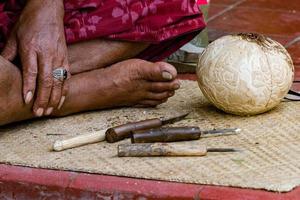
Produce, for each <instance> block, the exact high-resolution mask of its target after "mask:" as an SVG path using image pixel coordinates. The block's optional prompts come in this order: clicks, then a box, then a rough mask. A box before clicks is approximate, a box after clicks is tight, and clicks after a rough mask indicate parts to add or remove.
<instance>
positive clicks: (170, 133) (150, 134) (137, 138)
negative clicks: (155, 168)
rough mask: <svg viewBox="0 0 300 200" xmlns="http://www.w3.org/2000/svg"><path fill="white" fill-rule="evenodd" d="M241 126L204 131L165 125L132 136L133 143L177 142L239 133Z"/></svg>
mask: <svg viewBox="0 0 300 200" xmlns="http://www.w3.org/2000/svg"><path fill="white" fill-rule="evenodd" d="M240 131H241V129H239V128H228V129H213V130H206V131H202V130H201V129H200V128H199V127H197V126H190V127H165V128H156V129H149V130H143V131H134V132H133V134H132V136H131V142H132V143H153V142H176V141H188V140H198V139H200V137H207V136H225V135H233V134H238V133H239V132H240Z"/></svg>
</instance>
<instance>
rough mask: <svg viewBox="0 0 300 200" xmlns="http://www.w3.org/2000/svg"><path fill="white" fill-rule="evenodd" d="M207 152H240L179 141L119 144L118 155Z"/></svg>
mask: <svg viewBox="0 0 300 200" xmlns="http://www.w3.org/2000/svg"><path fill="white" fill-rule="evenodd" d="M207 152H220V153H226V152H241V150H239V149H234V148H207V147H206V146H204V145H195V144H180V143H147V144H121V145H119V146H118V156H119V157H152V156H205V155H206V154H207Z"/></svg>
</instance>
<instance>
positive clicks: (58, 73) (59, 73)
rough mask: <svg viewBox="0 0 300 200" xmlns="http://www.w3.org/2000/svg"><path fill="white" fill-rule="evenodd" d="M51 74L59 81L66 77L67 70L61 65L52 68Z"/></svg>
mask: <svg viewBox="0 0 300 200" xmlns="http://www.w3.org/2000/svg"><path fill="white" fill-rule="evenodd" d="M52 75H53V77H54V78H56V79H57V80H60V81H64V80H66V79H67V77H68V71H67V70H66V69H64V68H62V67H60V68H57V69H55V70H53V72H52Z"/></svg>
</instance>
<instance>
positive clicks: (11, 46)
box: [1, 36, 17, 61]
mask: <svg viewBox="0 0 300 200" xmlns="http://www.w3.org/2000/svg"><path fill="white" fill-rule="evenodd" d="M16 55H17V40H16V37H14V36H12V37H9V38H8V40H7V42H6V44H5V46H4V48H3V50H2V52H1V56H2V57H4V58H5V59H7V60H9V61H12V60H13V59H14V58H15V57H16Z"/></svg>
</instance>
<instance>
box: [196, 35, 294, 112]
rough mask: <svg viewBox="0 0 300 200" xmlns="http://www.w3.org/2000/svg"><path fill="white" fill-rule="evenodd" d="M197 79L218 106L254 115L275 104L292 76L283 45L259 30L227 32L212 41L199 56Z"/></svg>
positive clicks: (288, 56) (283, 93) (282, 95)
mask: <svg viewBox="0 0 300 200" xmlns="http://www.w3.org/2000/svg"><path fill="white" fill-rule="evenodd" d="M197 76H198V83H199V87H200V89H201V91H202V92H203V94H204V95H205V97H206V98H207V99H208V100H209V101H210V102H211V103H213V104H214V105H215V106H216V107H217V108H219V109H221V110H223V111H225V112H228V113H232V114H237V115H255V114H259V113H263V112H266V111H269V110H270V109H272V108H274V107H275V106H277V105H278V104H279V103H280V101H281V99H282V98H283V97H284V96H285V95H286V94H287V92H288V90H289V89H290V87H291V85H292V82H293V79H294V66H293V62H292V59H291V57H290V55H289V54H288V52H287V51H286V49H285V48H284V47H283V46H282V45H281V44H279V43H278V42H276V41H274V40H272V39H270V38H267V37H264V36H262V35H258V34H252V33H246V34H237V35H228V36H224V37H221V38H219V39H217V40H215V41H214V42H212V43H211V44H210V45H209V46H208V47H207V48H206V50H205V51H204V52H203V53H202V55H201V56H200V58H199V62H198V66H197Z"/></svg>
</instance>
